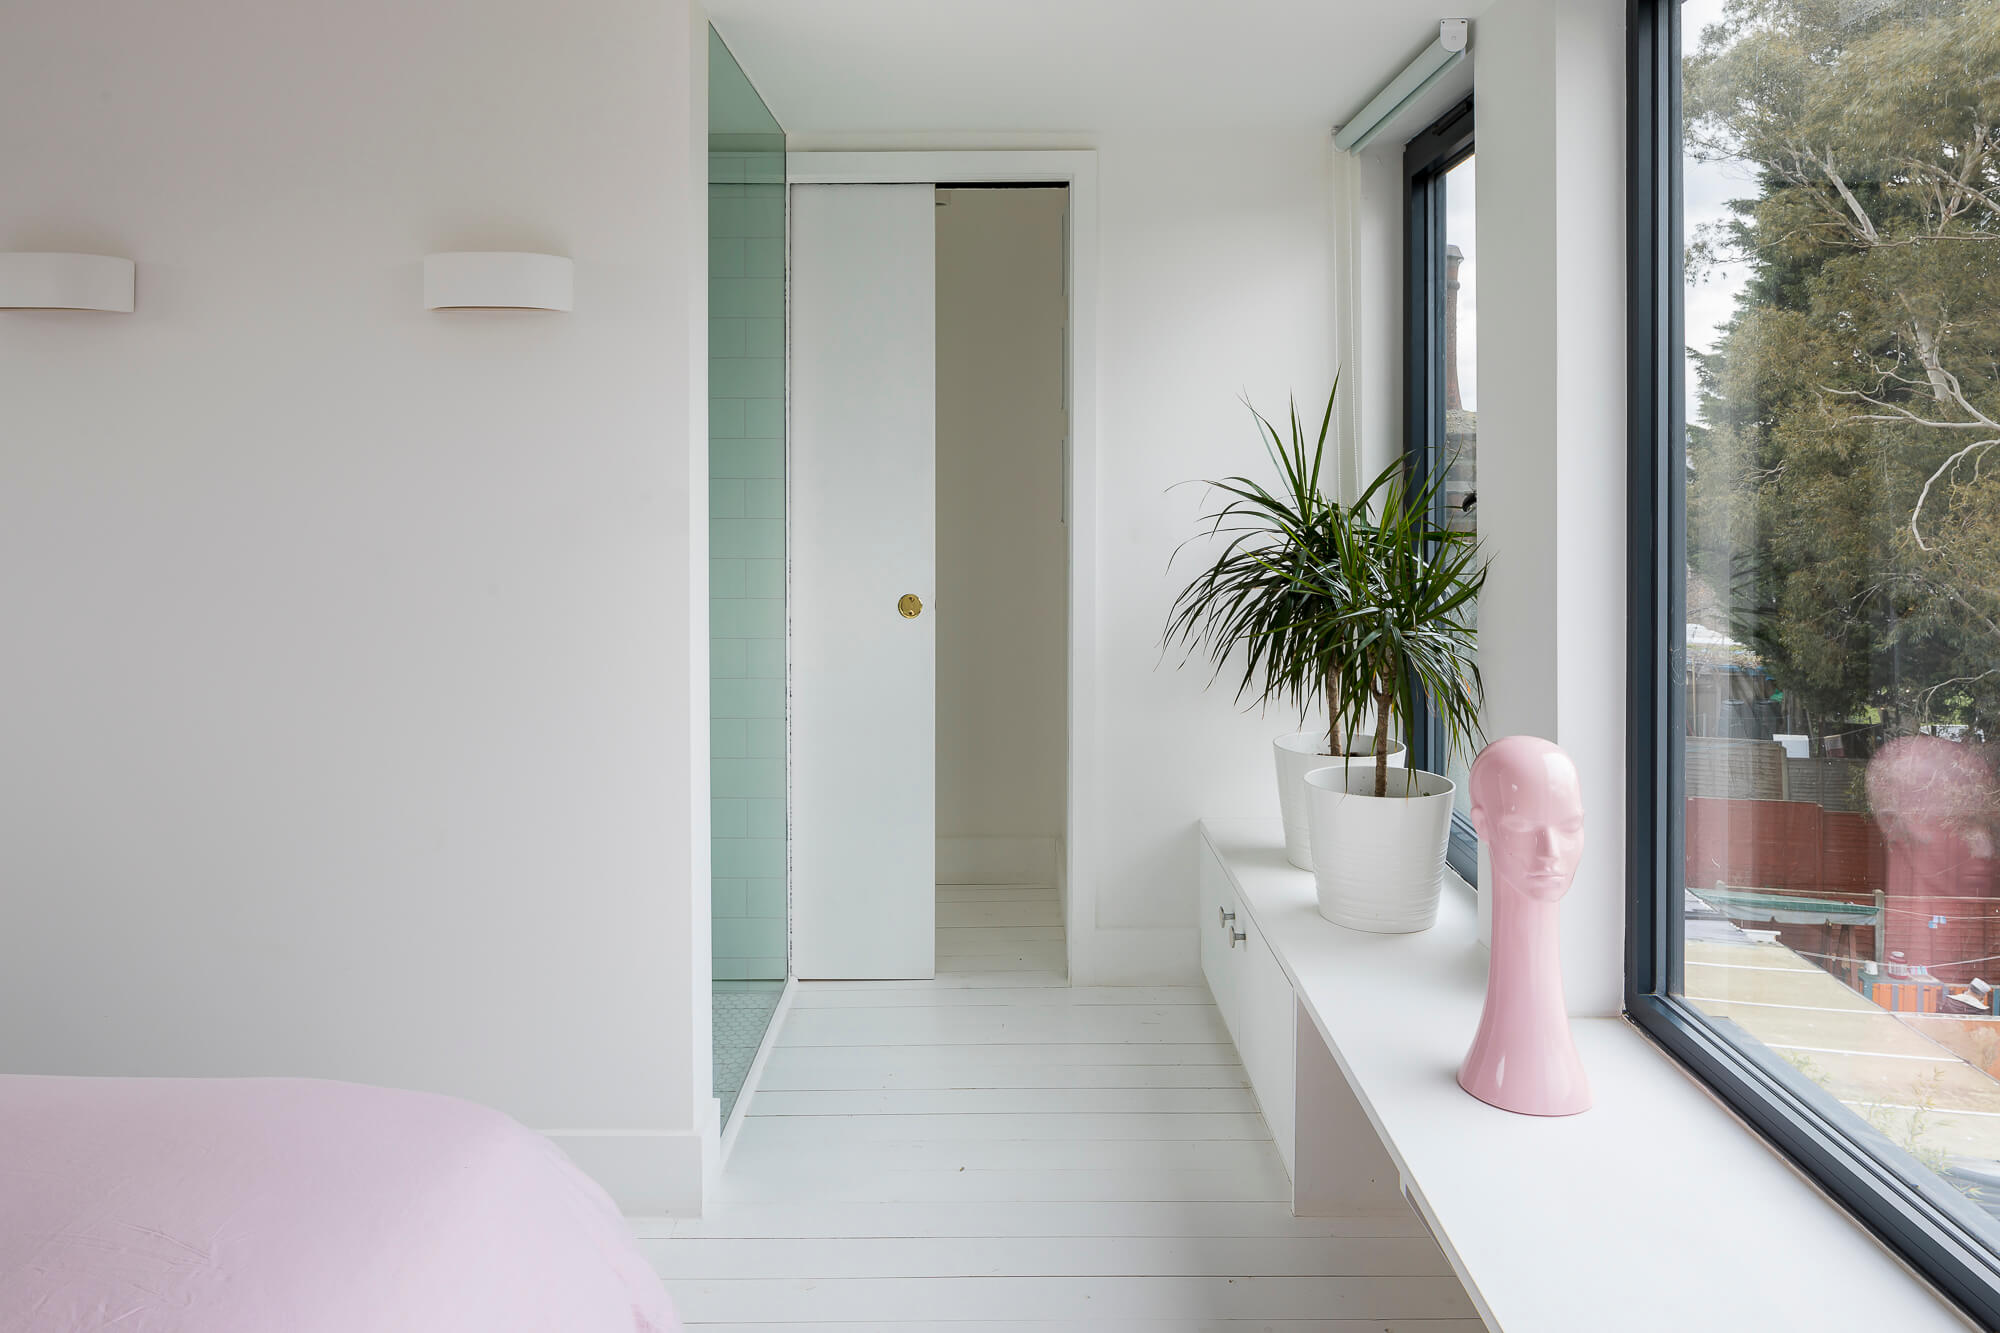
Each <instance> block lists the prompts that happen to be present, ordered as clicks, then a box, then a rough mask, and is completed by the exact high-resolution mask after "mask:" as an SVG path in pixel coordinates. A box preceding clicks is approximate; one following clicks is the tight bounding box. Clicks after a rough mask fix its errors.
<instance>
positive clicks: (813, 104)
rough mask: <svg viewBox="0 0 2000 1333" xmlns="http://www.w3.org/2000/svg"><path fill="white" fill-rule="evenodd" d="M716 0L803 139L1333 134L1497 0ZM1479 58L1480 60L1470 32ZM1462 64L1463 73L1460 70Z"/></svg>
mask: <svg viewBox="0 0 2000 1333" xmlns="http://www.w3.org/2000/svg"><path fill="white" fill-rule="evenodd" d="M1443 3H1445V4H1448V5H1450V6H1451V8H1449V9H1444V10H1440V9H1438V8H1437V7H1436V0H708V11H709V16H710V18H711V19H712V20H713V21H714V23H715V26H716V29H717V31H719V32H720V33H721V34H722V37H723V40H724V41H726V42H727V43H728V44H729V47H730V49H731V50H732V51H734V52H735V54H736V58H737V59H738V60H739V61H740V62H741V63H742V65H743V68H744V70H745V71H746V72H747V73H748V74H749V76H750V78H751V80H752V81H753V82H754V83H755V84H756V85H757V88H758V91H760V92H761V93H763V95H764V98H765V100H766V101H767V102H769V103H770V106H771V110H772V111H773V112H775V113H776V114H777V117H778V120H779V121H780V122H781V123H782V124H783V125H784V127H785V129H786V130H787V131H788V132H790V133H792V134H821V135H824V134H842V133H849V134H907V133H923V132H934V133H950V132H978V131H999V132H1054V133H1060V132H1064V131H1076V132H1096V131H1104V130H1122V129H1188V128H1203V129H1224V130H1227V129H1272V128H1292V129H1299V128H1305V127H1308V126H1317V127H1325V128H1329V129H1330V128H1331V127H1332V126H1333V125H1335V124H1338V123H1340V122H1341V121H1343V120H1345V119H1346V118H1347V117H1348V116H1349V115H1351V114H1353V113H1354V112H1355V111H1357V110H1359V109H1360V106H1361V104H1362V103H1363V102H1364V101H1366V100H1367V98H1368V97H1369V96H1370V95H1371V94H1373V93H1374V91H1375V90H1376V88H1378V87H1379V86H1380V85H1381V84H1382V83H1384V82H1385V81H1386V80H1387V79H1388V78H1389V77H1390V76H1391V75H1393V74H1394V73H1395V72H1396V71H1398V70H1400V69H1401V68H1402V67H1403V66H1404V65H1405V64H1406V63H1407V62H1408V61H1409V60H1410V59H1411V58H1412V57H1413V56H1415V55H1416V54H1417V52H1418V51H1420V50H1422V49H1423V48H1424V47H1425V46H1426V45H1427V44H1429V43H1430V42H1432V41H1434V40H1436V38H1437V22H1438V20H1439V19H1441V18H1477V17H1478V16H1479V14H1481V13H1483V12H1484V11H1485V10H1486V8H1487V6H1488V5H1489V4H1490V3H1491V0H1443ZM1473 49H1474V51H1475V52H1476V51H1477V49H1478V25H1477V24H1474V33H1473ZM1461 68H1463V67H1461Z"/></svg>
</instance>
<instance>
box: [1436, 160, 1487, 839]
mask: <svg viewBox="0 0 2000 1333" xmlns="http://www.w3.org/2000/svg"><path fill="white" fill-rule="evenodd" d="M1473 164H1474V158H1472V157H1467V158H1466V159H1465V160H1464V161H1462V162H1460V163H1459V164H1458V165H1456V166H1454V167H1453V168H1452V169H1451V170H1449V171H1447V172H1445V174H1444V180H1443V182H1442V187H1443V190H1444V238H1445V249H1444V265H1445V271H1444V293H1445V295H1444V302H1445V304H1444V459H1443V460H1442V461H1443V462H1444V463H1445V465H1446V467H1447V469H1448V470H1447V472H1446V474H1445V484H1444V488H1443V491H1442V493H1441V494H1440V496H1439V499H1440V501H1441V503H1443V505H1444V506H1445V513H1444V515H1443V516H1442V517H1443V519H1444V521H1445V522H1446V523H1447V524H1448V525H1449V526H1451V527H1453V528H1456V529H1458V530H1460V531H1462V532H1476V531H1477V530H1478V519H1477V507H1478V502H1479V477H1478V463H1479V263H1478V248H1477V239H1478V238H1477V236H1476V234H1475V229H1474V219H1475V218H1476V217H1477V215H1478V189H1477V185H1476V182H1477V175H1476V174H1475V170H1476V169H1475V167H1474V165H1473ZM1468 619H1469V620H1470V622H1471V624H1472V625H1473V627H1474V628H1475V629H1476V628H1477V627H1478V625H1479V608H1478V606H1477V605H1474V606H1473V608H1472V609H1471V611H1470V613H1469V616H1468ZM1470 762H1471V757H1470V756H1469V755H1457V754H1454V755H1453V756H1452V757H1451V759H1450V761H1449V763H1448V764H1447V766H1446V768H1445V776H1446V777H1448V778H1450V779H1451V780H1452V782H1453V783H1455V784H1456V785H1457V788H1458V791H1457V794H1456V796H1455V797H1454V799H1453V805H1454V808H1455V809H1456V810H1457V811H1458V813H1459V814H1460V815H1462V816H1464V817H1465V818H1466V819H1467V820H1470V819H1471V818H1472V784H1471V781H1470V768H1469V767H1468V765H1469V764H1470Z"/></svg>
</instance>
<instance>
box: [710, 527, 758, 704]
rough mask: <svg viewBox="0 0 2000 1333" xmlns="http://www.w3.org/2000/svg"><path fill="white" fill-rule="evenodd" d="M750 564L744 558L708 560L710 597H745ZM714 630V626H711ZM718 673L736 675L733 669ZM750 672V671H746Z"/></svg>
mask: <svg viewBox="0 0 2000 1333" xmlns="http://www.w3.org/2000/svg"><path fill="white" fill-rule="evenodd" d="M748 569H749V566H748V565H747V564H746V563H745V562H744V561H742V560H736V559H731V558H729V557H726V556H725V557H723V558H721V559H714V558H711V559H710V560H709V562H708V595H709V596H710V597H743V596H746V595H747V594H746V593H745V591H744V577H745V574H746V573H747V571H748ZM709 632H710V633H713V632H714V626H712V625H711V626H710V627H709ZM717 674H718V675H732V676H733V675H735V674H736V673H735V672H733V671H730V672H718V673H717ZM745 674H748V673H745Z"/></svg>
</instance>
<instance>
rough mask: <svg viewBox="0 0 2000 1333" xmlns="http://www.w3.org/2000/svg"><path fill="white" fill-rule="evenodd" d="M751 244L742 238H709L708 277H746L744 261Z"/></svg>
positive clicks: (712, 236)
mask: <svg viewBox="0 0 2000 1333" xmlns="http://www.w3.org/2000/svg"><path fill="white" fill-rule="evenodd" d="M749 245H750V242H749V241H748V240H747V239H745V238H744V237H741V236H715V235H711V236H710V237H709V238H708V276H709V277H711V278H740V277H742V276H743V275H744V268H743V265H744V259H745V255H746V252H747V250H748V247H749Z"/></svg>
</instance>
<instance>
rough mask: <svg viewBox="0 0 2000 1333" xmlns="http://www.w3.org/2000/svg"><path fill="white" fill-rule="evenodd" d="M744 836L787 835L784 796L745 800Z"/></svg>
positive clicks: (780, 836) (776, 836)
mask: <svg viewBox="0 0 2000 1333" xmlns="http://www.w3.org/2000/svg"><path fill="white" fill-rule="evenodd" d="M743 812H744V821H743V822H744V836H745V837H748V838H782V837H784V836H785V802H784V799H783V798H782V797H777V798H768V799H764V800H755V801H745V802H743Z"/></svg>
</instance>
